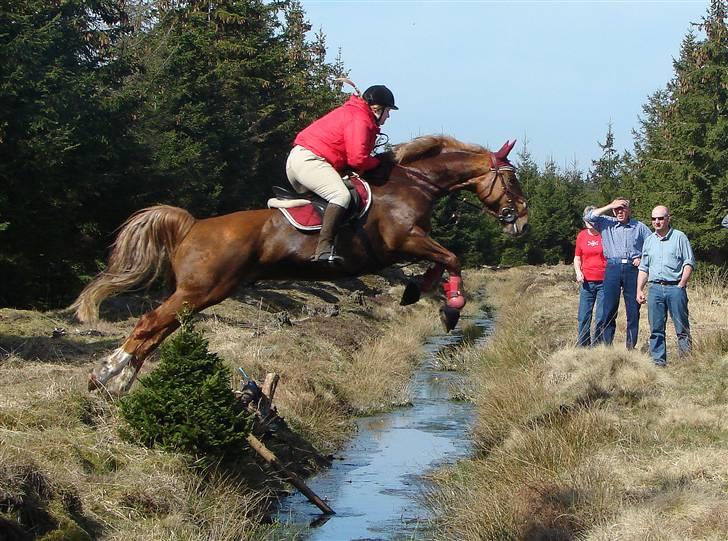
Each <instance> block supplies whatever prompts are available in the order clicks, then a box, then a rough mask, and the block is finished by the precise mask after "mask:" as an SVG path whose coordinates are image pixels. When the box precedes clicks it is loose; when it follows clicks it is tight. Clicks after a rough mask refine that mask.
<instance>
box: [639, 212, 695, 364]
mask: <svg viewBox="0 0 728 541" xmlns="http://www.w3.org/2000/svg"><path fill="white" fill-rule="evenodd" d="M652 226H653V227H654V228H655V232H654V233H653V234H652V235H650V236H649V237H647V239H646V240H645V243H644V246H643V247H642V261H641V262H640V267H639V276H638V278H637V302H638V303H640V304H644V303H645V300H646V301H647V310H648V313H649V318H650V356H652V360H653V361H655V364H657V365H658V366H665V365H666V364H667V348H666V347H665V326H666V324H667V314H670V317H671V318H672V323H673V325H675V333H676V334H677V345H678V348H679V350H680V354H681V355H684V354H686V353H689V352H690V347H691V345H692V338H691V337H690V322H689V321H688V293H687V290H686V289H685V286H686V285H687V283H688V280H689V279H690V275H691V274H692V272H693V268H695V258H694V256H693V249H692V248H691V247H690V241H689V240H688V238H687V237H686V236H685V233H683V232H682V231H678V230H677V229H673V228H672V227H670V213H669V212H668V210H667V207H664V206H661V205H660V206H657V207H655V208H654V209H652ZM648 280H649V282H650V288H649V290H648V292H647V299H645V293H644V288H645V284H646V283H647V281H648Z"/></svg>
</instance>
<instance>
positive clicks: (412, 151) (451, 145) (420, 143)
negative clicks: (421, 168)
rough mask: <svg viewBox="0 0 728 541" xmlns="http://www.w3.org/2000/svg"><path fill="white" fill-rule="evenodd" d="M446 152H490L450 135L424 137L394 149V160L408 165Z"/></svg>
mask: <svg viewBox="0 0 728 541" xmlns="http://www.w3.org/2000/svg"><path fill="white" fill-rule="evenodd" d="M446 150H463V151H465V152H474V153H477V154H483V153H486V152H490V151H489V150H488V149H487V148H485V147H482V146H480V145H471V144H468V143H463V142H462V141H458V140H457V139H455V138H453V137H450V136H448V135H423V136H422V137H417V138H415V139H412V141H410V142H409V143H402V144H401V145H397V146H395V147H394V159H395V160H396V161H397V163H401V164H406V163H410V162H413V161H415V160H417V159H419V158H426V157H430V156H436V155H438V154H440V153H442V152H444V151H446Z"/></svg>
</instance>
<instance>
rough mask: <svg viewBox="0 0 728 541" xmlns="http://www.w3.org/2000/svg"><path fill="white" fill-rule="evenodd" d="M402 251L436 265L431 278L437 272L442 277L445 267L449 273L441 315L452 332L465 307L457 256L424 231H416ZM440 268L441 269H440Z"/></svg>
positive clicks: (405, 243) (402, 246) (446, 326)
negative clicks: (442, 269)
mask: <svg viewBox="0 0 728 541" xmlns="http://www.w3.org/2000/svg"><path fill="white" fill-rule="evenodd" d="M400 249H401V251H402V252H404V253H406V254H408V255H410V256H414V257H417V258H420V259H427V260H429V261H432V262H433V263H435V267H433V269H431V270H432V273H431V275H430V278H432V277H433V276H434V274H435V273H436V272H439V273H440V276H441V275H442V271H441V270H439V269H441V268H443V267H444V269H446V270H447V271H448V274H449V278H448V281H447V282H446V283H445V284H444V285H443V289H444V290H445V305H444V306H443V308H442V310H441V314H442V319H443V324H444V325H445V328H446V329H447V330H448V331H450V330H452V329H453V328H454V327H455V325H456V324H457V321H458V319H459V318H460V310H462V309H463V307H464V306H465V296H464V295H463V279H462V276H461V266H460V261H459V260H458V258H457V256H456V255H455V254H453V253H452V252H451V251H449V250H448V249H446V248H445V247H444V246H442V245H441V244H439V243H438V242H436V241H434V240H433V239H431V238H430V237H429V236H427V234H426V233H425V232H424V231H422V230H416V231H415V233H414V234H413V235H411V236H409V237H407V239H406V240H405V241H404V242H403V243H402V245H401V248H400ZM438 266H440V267H439V268H438ZM438 279H439V277H438Z"/></svg>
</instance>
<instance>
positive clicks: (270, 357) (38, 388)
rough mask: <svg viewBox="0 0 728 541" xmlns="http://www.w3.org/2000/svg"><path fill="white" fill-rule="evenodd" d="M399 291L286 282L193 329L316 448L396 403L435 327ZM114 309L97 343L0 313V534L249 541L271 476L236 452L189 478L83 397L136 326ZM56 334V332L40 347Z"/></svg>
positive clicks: (378, 285) (379, 283)
mask: <svg viewBox="0 0 728 541" xmlns="http://www.w3.org/2000/svg"><path fill="white" fill-rule="evenodd" d="M401 292H402V288H401V286H397V287H392V286H391V284H390V283H389V282H388V281H387V280H385V279H383V278H381V277H369V278H367V279H362V280H361V281H352V282H351V283H342V284H315V285H301V284H293V283H284V284H281V285H280V287H274V288H269V287H265V288H260V289H255V290H251V291H249V292H248V293H247V295H241V296H239V297H237V298H234V299H229V300H228V301H226V302H224V303H222V304H220V305H218V306H215V307H213V308H212V309H210V310H208V311H206V313H205V314H203V315H202V317H201V320H200V323H199V328H200V329H201V330H203V331H204V332H205V335H206V337H207V338H208V339H209V341H210V348H211V349H212V350H213V351H216V352H218V353H220V355H221V356H222V357H223V358H224V359H225V360H226V361H227V362H228V363H229V365H230V367H231V368H233V369H234V370H237V367H243V368H244V370H245V371H246V372H247V373H248V374H250V375H252V376H253V377H255V378H256V379H257V380H259V381H262V379H263V377H264V375H265V373H267V372H271V371H275V372H278V373H279V374H280V375H281V382H280V383H279V386H278V391H277V394H276V404H277V407H278V409H279V411H280V412H281V414H282V415H283V416H284V418H285V419H286V420H287V421H288V422H289V424H290V425H291V426H293V427H294V428H296V429H298V430H299V432H300V433H302V434H303V435H304V436H305V437H307V438H308V439H309V441H311V442H313V443H314V444H315V445H317V446H318V447H319V449H320V450H321V451H324V452H328V451H331V450H333V449H335V448H336V447H337V446H338V445H340V444H341V443H342V442H343V441H345V439H346V438H347V437H348V435H349V434H350V430H351V427H352V416H353V415H354V414H356V413H360V412H366V411H375V410H381V409H387V408H391V407H392V406H393V405H396V404H400V403H403V402H406V401H407V400H408V396H407V388H406V382H407V381H409V375H410V373H411V371H412V370H413V368H414V363H415V361H416V360H417V358H418V353H419V352H420V350H421V344H422V342H423V339H424V337H425V336H426V335H428V334H431V333H432V332H433V331H434V330H435V328H436V326H437V325H439V321H438V319H437V310H436V308H435V306H434V304H433V303H432V302H427V301H425V302H421V303H419V304H418V305H415V306H412V307H404V308H403V307H400V306H399V305H398V299H399V295H400V294H401ZM333 302H335V303H336V306H337V309H336V310H335V311H334V310H332V308H333V306H334V305H333V304H332V303H333ZM112 308H114V309H113V310H112V311H111V312H108V311H107V316H109V315H110V316H111V317H112V320H113V321H112V322H107V323H104V324H101V325H98V326H96V329H95V330H96V331H100V332H101V335H98V334H97V333H95V332H94V333H91V334H88V333H82V331H88V329H86V328H84V327H77V326H76V325H75V324H74V323H73V322H72V321H70V320H69V319H67V318H66V316H65V315H64V314H61V313H52V314H38V313H35V312H26V311H16V310H0V347H1V348H2V349H0V381H2V383H1V384H0V385H1V386H2V392H0V531H1V530H3V529H5V528H12V527H13V526H12V524H11V523H6V522H3V521H4V520H6V519H8V518H17V517H18V516H22V517H23V520H24V523H25V524H26V525H27V524H32V525H34V526H35V527H36V528H37V529H36V533H38V534H43V533H44V532H50V534H49V535H52V536H55V537H53V539H56V538H57V539H61V538H62V539H89V538H92V539H135V540H136V539H139V540H155V541H156V540H179V539H190V540H192V539H215V540H233V539H235V540H237V539H257V538H261V537H262V536H263V535H264V532H263V531H262V530H261V528H262V527H261V526H260V523H261V519H262V517H263V514H264V512H265V510H266V506H267V505H268V504H269V503H270V501H272V500H275V494H274V493H271V491H275V490H278V489H280V488H281V487H282V486H283V483H281V482H280V480H278V479H275V478H271V477H267V475H266V474H267V473H270V472H267V471H266V470H265V468H264V467H263V466H262V465H260V464H258V463H256V461H255V460H254V459H252V458H249V457H248V458H245V455H246V452H245V451H244V450H243V451H242V453H241V457H242V458H241V462H240V464H238V465H237V466H236V467H235V468H231V467H230V466H225V467H222V466H218V467H211V468H209V469H208V470H206V471H200V470H199V468H198V467H196V466H195V465H194V464H191V463H190V461H189V459H187V458H185V457H182V456H176V455H174V454H169V453H162V452H159V451H157V450H154V449H151V450H150V449H146V448H141V447H137V446H135V445H132V444H130V443H128V442H125V441H124V440H123V439H121V437H120V436H119V428H120V426H121V421H120V419H119V418H118V417H117V412H116V406H115V404H114V403H112V402H108V401H106V400H105V399H103V398H102V397H100V396H97V395H90V394H89V393H88V392H87V391H86V390H85V382H86V374H87V373H88V371H89V370H90V368H91V367H92V366H93V364H94V363H95V361H94V358H95V357H97V356H99V355H103V354H105V353H108V351H109V350H111V349H112V348H114V347H116V345H117V344H118V342H119V341H120V340H121V339H122V338H123V336H125V335H126V334H127V333H128V332H129V331H130V329H131V327H132V326H133V324H134V323H135V318H134V317H131V316H129V315H128V314H127V312H126V311H128V309H126V307H124V306H120V305H119V304H118V303H117V304H112ZM135 310H136V309H135ZM288 321H291V322H292V325H289V324H288V323H287V322H288ZM55 328H63V329H65V334H63V335H61V336H57V337H56V338H52V337H51V333H52V331H53V329H55ZM155 364H156V361H155V360H154V359H150V360H148V361H147V363H145V365H144V367H143V370H142V377H143V375H144V374H145V373H148V372H149V371H150V370H153V369H154V367H155ZM235 384H236V385H237V382H235ZM306 467H312V466H311V465H309V466H306ZM6 513H7V514H6ZM0 537H2V535H0Z"/></svg>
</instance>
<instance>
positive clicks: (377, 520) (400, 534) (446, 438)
mask: <svg viewBox="0 0 728 541" xmlns="http://www.w3.org/2000/svg"><path fill="white" fill-rule="evenodd" d="M461 329H465V332H466V334H467V335H468V339H469V340H474V342H475V344H476V345H477V343H478V342H480V341H483V340H486V339H487V337H488V336H489V335H490V333H491V329H492V324H491V321H490V320H489V319H488V318H487V317H486V316H485V314H476V315H475V316H470V317H469V318H468V317H465V316H464V317H463V318H462V321H461V323H460V325H459V326H458V329H455V330H454V331H453V332H452V333H451V334H449V335H435V336H432V337H430V338H429V339H428V340H427V342H426V344H425V349H424V355H423V360H422V363H421V365H420V368H419V369H418V370H417V372H416V373H415V375H414V377H413V379H412V382H411V396H412V406H411V407H403V408H398V409H396V410H394V411H392V412H389V413H385V414H381V415H375V416H371V417H364V418H361V419H359V420H358V421H357V425H358V430H357V434H356V436H355V437H354V438H353V439H352V441H351V442H349V444H348V445H347V446H346V447H345V448H344V449H342V450H341V452H340V453H339V454H338V455H337V459H336V460H335V461H334V464H333V466H332V467H331V468H330V469H328V470H326V471H324V472H321V473H320V474H319V475H317V476H316V477H313V478H311V479H309V480H308V481H307V483H308V485H309V486H310V487H311V489H312V490H313V491H314V492H316V493H317V494H318V495H319V496H320V497H322V498H323V499H324V500H326V502H327V503H328V504H329V505H330V506H331V507H332V508H333V509H334V510H335V511H336V514H335V515H331V516H326V515H321V514H320V512H319V511H318V509H316V507H314V506H313V505H311V503H310V502H308V500H306V498H305V497H304V496H303V495H302V494H300V493H295V494H292V495H290V496H288V497H286V498H284V499H282V500H281V503H280V506H279V509H278V513H277V515H276V517H275V518H276V519H277V520H278V521H279V522H280V523H282V524H286V525H288V526H289V527H292V528H293V529H295V530H299V531H300V533H298V534H296V537H295V538H296V539H306V540H310V541H326V540H335V541H341V540H367V541H374V540H394V539H424V538H426V529H427V524H428V521H429V520H430V518H431V517H430V514H429V511H428V510H427V509H426V508H425V506H424V505H423V504H422V501H421V500H422V498H421V496H422V494H423V490H424V489H425V488H426V481H425V480H424V478H423V474H425V473H427V472H428V471H431V470H432V469H434V468H436V467H437V466H439V465H442V464H446V463H452V462H455V461H457V460H458V459H460V458H462V457H463V456H466V455H467V454H468V452H469V451H470V439H469V431H470V427H471V422H472V419H473V406H472V404H471V403H469V402H463V401H458V400H453V399H452V397H451V395H452V393H453V391H455V392H457V390H458V389H460V388H461V387H462V380H463V375H462V374H460V373H457V372H452V371H443V370H441V369H440V368H439V364H440V363H438V355H439V354H441V352H443V351H444V350H446V349H447V348H452V347H455V346H457V345H458V344H460V343H462V341H463V331H462V330H461ZM371 377H376V374H372V376H371ZM363 384H366V382H364V383H363Z"/></svg>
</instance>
